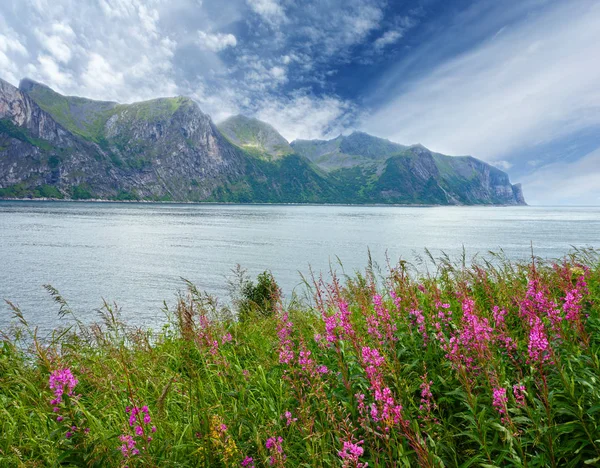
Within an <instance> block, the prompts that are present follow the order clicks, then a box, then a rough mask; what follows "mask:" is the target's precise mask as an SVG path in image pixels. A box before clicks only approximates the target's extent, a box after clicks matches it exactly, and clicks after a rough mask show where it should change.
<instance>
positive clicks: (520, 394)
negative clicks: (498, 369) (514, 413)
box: [513, 385, 525, 408]
mask: <svg viewBox="0 0 600 468" xmlns="http://www.w3.org/2000/svg"><path fill="white" fill-rule="evenodd" d="M513 395H514V396H515V401H516V402H517V406H518V407H519V408H522V407H523V406H525V386H524V385H513Z"/></svg>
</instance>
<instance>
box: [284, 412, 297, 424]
mask: <svg viewBox="0 0 600 468" xmlns="http://www.w3.org/2000/svg"><path fill="white" fill-rule="evenodd" d="M284 418H285V425H286V426H290V425H291V424H292V423H294V422H296V421H298V418H292V413H290V412H289V411H286V412H285V413H283V414H282V415H281V419H284Z"/></svg>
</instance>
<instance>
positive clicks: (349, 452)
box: [338, 440, 368, 468]
mask: <svg viewBox="0 0 600 468" xmlns="http://www.w3.org/2000/svg"><path fill="white" fill-rule="evenodd" d="M363 442H364V441H362V440H361V441H359V442H357V443H353V442H350V441H345V442H344V447H343V449H342V450H340V451H339V452H338V456H339V457H340V458H341V459H342V460H343V463H344V465H343V466H345V467H346V466H355V467H357V468H366V467H367V465H368V464H367V463H360V462H359V457H361V456H362V454H363V453H365V449H363V448H362V447H361V445H362V443H363Z"/></svg>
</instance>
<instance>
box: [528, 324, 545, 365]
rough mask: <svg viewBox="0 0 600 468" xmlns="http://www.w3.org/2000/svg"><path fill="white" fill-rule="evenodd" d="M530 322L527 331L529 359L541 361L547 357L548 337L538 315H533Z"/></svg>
mask: <svg viewBox="0 0 600 468" xmlns="http://www.w3.org/2000/svg"><path fill="white" fill-rule="evenodd" d="M532 322H533V323H532V326H531V330H530V332H529V344H528V345H527V350H528V352H529V359H530V360H531V361H535V362H540V363H543V362H546V361H547V360H548V359H549V355H548V354H549V344H548V337H547V336H546V331H545V329H544V324H543V322H542V320H541V319H540V318H539V317H537V316H534V317H533V318H532Z"/></svg>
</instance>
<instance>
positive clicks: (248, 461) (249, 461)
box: [241, 457, 254, 468]
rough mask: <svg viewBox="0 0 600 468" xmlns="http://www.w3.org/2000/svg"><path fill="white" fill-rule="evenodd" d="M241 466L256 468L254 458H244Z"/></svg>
mask: <svg viewBox="0 0 600 468" xmlns="http://www.w3.org/2000/svg"><path fill="white" fill-rule="evenodd" d="M241 465H242V466H244V467H248V468H254V458H252V457H246V458H244V459H243V460H242V463H241Z"/></svg>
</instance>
